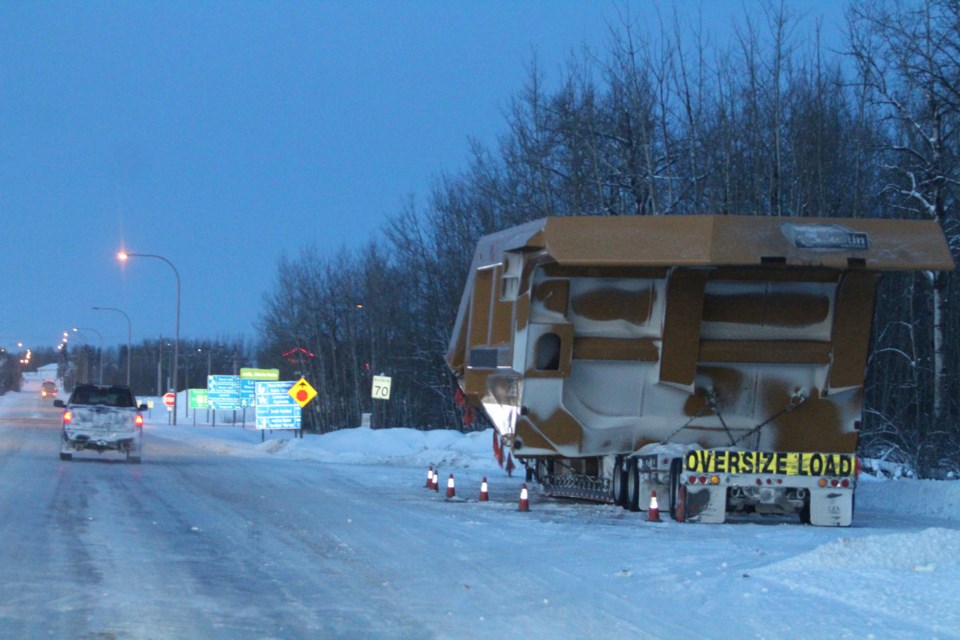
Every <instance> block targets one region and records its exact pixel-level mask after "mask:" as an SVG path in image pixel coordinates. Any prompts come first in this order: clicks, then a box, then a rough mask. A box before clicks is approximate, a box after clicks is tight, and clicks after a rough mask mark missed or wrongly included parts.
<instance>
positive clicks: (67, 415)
mask: <svg viewBox="0 0 960 640" xmlns="http://www.w3.org/2000/svg"><path fill="white" fill-rule="evenodd" d="M71 420H73V413H71V412H70V411H64V412H63V424H70V421H71Z"/></svg>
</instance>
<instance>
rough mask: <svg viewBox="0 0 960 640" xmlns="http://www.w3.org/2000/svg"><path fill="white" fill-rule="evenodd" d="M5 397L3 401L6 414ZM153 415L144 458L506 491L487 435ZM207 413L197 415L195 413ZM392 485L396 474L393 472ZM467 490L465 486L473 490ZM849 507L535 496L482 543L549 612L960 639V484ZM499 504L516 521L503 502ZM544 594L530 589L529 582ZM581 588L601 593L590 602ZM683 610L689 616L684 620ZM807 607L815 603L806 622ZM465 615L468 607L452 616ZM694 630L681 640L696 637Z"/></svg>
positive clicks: (758, 634)
mask: <svg viewBox="0 0 960 640" xmlns="http://www.w3.org/2000/svg"><path fill="white" fill-rule="evenodd" d="M6 400H7V398H4V397H0V415H2V414H3V408H4V404H5V401H6ZM154 406H156V407H159V409H153V410H152V411H150V412H149V413H148V415H147V425H146V427H145V429H146V431H147V434H148V439H147V441H146V442H147V445H146V446H147V447H148V448H147V449H146V451H145V460H146V461H148V460H149V457H150V452H149V443H150V440H151V439H152V438H160V439H167V440H174V441H177V442H180V443H182V444H185V445H188V446H190V447H192V448H195V449H196V450H197V452H198V454H202V455H214V456H233V457H251V458H256V457H262V458H273V459H284V460H289V461H291V462H292V463H297V462H299V461H312V462H320V463H324V464H336V465H354V466H356V467H357V468H358V471H359V472H360V473H361V474H367V475H368V476H369V477H370V478H376V477H379V476H381V475H383V473H385V472H386V471H387V469H386V468H390V469H393V470H396V471H397V472H400V473H401V475H403V471H404V469H409V474H406V475H404V477H407V476H408V477H409V478H410V479H412V481H413V482H420V481H421V478H424V475H422V474H425V472H426V469H427V466H428V465H434V466H437V465H439V466H440V467H441V468H442V469H443V471H444V473H443V475H441V482H443V480H444V478H445V476H446V472H447V471H454V472H457V477H458V479H459V478H461V477H464V478H469V479H470V480H471V482H472V481H474V480H476V479H478V478H479V476H481V475H486V476H490V478H491V479H492V480H494V482H497V481H499V482H501V483H502V486H506V483H504V482H503V481H504V479H505V472H504V471H503V470H502V469H501V468H500V467H499V466H498V465H497V463H496V462H495V460H494V458H493V455H492V433H491V431H489V430H488V431H483V432H479V433H469V434H462V433H459V432H456V431H452V430H450V431H447V430H436V431H418V430H414V429H408V428H390V429H370V428H348V429H342V430H339V431H335V432H332V433H329V434H325V435H311V434H306V435H305V436H304V437H303V438H295V437H293V434H292V433H291V432H272V433H266V434H263V433H261V432H259V431H256V430H255V429H254V428H253V425H252V424H251V423H252V420H250V419H249V418H248V420H247V425H246V427H245V428H244V427H241V426H233V425H231V426H223V425H222V424H218V425H217V426H212V425H210V424H198V425H194V422H193V420H194V419H193V416H191V417H190V418H189V419H183V418H181V420H180V424H179V425H177V426H171V425H169V424H167V422H168V418H167V412H166V410H165V409H164V408H163V406H162V404H161V403H160V402H159V401H158V400H155V402H154ZM201 417H203V418H205V417H206V416H205V412H203V411H200V412H198V414H197V418H198V419H200V418H201ZM218 421H220V422H222V418H218ZM201 422H202V421H201ZM361 469H362V470H363V471H361ZM368 470H369V472H368ZM522 474H523V471H522V468H520V469H518V470H517V472H515V474H514V475H515V476H518V477H517V478H514V479H513V480H512V481H511V483H510V485H509V486H510V487H511V490H513V489H512V487H516V486H518V484H519V480H520V479H522ZM390 477H397V473H395V471H390ZM371 481H373V480H371ZM464 485H466V483H464ZM459 487H461V484H459V480H458V488H459ZM474 490H475V487H474V486H473V485H472V484H471V485H470V489H469V491H474ZM463 492H464V493H466V492H467V489H464V491H463ZM441 495H442V489H441ZM510 500H511V501H512V500H513V498H510ZM856 500H857V513H856V515H855V518H854V526H853V527H850V528H849V529H822V528H814V527H803V526H800V525H799V524H797V523H796V521H795V520H789V521H786V520H785V521H783V522H782V523H780V524H779V525H778V524H777V523H773V524H772V526H770V525H769V524H768V523H762V524H753V523H751V524H729V525H718V526H713V525H683V524H678V523H674V522H672V521H670V520H669V518H667V521H666V522H665V523H664V524H662V525H650V524H649V523H646V522H644V521H643V519H642V516H632V515H631V514H626V513H625V512H623V511H622V510H620V509H617V508H615V507H612V506H609V505H584V504H582V503H580V504H577V503H572V502H565V501H551V500H542V501H538V502H536V504H535V505H534V513H535V516H536V517H534V518H530V519H524V520H519V519H514V518H510V517H509V516H506V515H505V517H504V518H503V520H502V521H501V523H500V524H498V525H497V528H498V529H500V528H502V529H504V530H503V531H502V532H501V531H494V530H488V529H485V530H484V531H485V533H484V534H483V535H482V536H480V539H481V540H487V539H489V540H491V542H490V544H494V545H497V548H498V549H501V550H502V551H500V552H499V553H502V555H503V557H504V562H505V563H507V564H512V563H517V566H518V567H525V569H524V570H525V571H530V572H531V575H546V576H550V575H554V574H556V575H557V576H559V577H558V578H557V579H558V580H559V582H557V583H556V584H554V585H553V589H554V592H553V594H552V595H551V598H550V603H551V605H550V606H558V603H563V602H565V601H566V600H565V598H568V599H569V600H570V607H571V610H576V606H575V603H576V602H579V601H580V600H582V598H584V597H588V598H589V597H595V598H596V599H597V602H598V603H599V604H601V605H603V607H606V606H607V605H606V603H607V600H609V598H611V597H622V598H624V599H625V600H624V605H625V606H626V605H627V604H629V603H630V602H633V601H634V600H633V599H635V598H638V597H640V596H638V595H637V594H636V592H634V591H633V590H628V591H623V592H622V595H621V596H612V595H611V594H617V593H621V590H619V589H615V588H613V587H611V586H610V585H609V580H616V581H631V580H635V581H638V582H640V583H642V584H643V585H644V586H645V588H646V590H645V591H642V592H641V593H644V594H645V596H644V597H646V598H647V599H648V602H653V603H655V604H656V605H657V606H663V607H665V610H664V615H665V616H666V617H667V618H669V619H670V620H671V621H673V622H675V623H678V624H682V623H683V622H684V620H685V619H686V617H687V615H688V614H689V615H690V616H692V617H691V618H690V620H691V621H693V620H704V619H706V620H711V619H712V620H718V621H720V623H721V627H720V628H718V629H715V631H716V633H715V637H724V638H727V637H731V638H732V637H751V638H774V637H778V638H801V637H826V636H825V634H827V633H829V634H830V636H831V637H837V638H877V639H879V638H885V637H910V638H960V609H958V607H957V603H958V602H960V481H933V480H914V479H898V480H889V479H880V478H873V477H871V476H861V481H860V484H859V486H858V489H857V498H856ZM462 502H463V503H464V504H463V509H464V510H465V511H463V512H462V513H460V512H458V513H460V515H459V516H458V515H456V514H453V515H449V516H447V517H448V518H452V520H450V522H451V523H454V522H459V520H456V518H458V517H462V518H466V522H467V523H468V524H470V525H471V526H481V525H482V524H483V523H485V522H487V519H486V518H485V516H482V515H481V514H480V510H479V505H478V504H477V503H475V501H474V500H473V499H467V500H463V501H462ZM494 508H499V509H500V510H501V511H504V512H506V510H508V509H509V510H510V511H511V512H512V511H513V509H512V508H511V506H510V505H509V503H506V504H504V503H503V502H502V501H501V503H500V504H499V505H497V506H495V507H494ZM484 513H487V512H484ZM464 526H465V525H464ZM507 538H509V539H511V540H512V539H516V540H521V539H523V540H525V541H527V543H528V545H533V546H534V548H536V549H541V548H542V549H544V550H545V549H548V548H550V549H553V552H552V553H547V552H546V551H544V552H543V553H539V552H538V553H533V554H524V555H516V557H514V555H515V554H513V553H512V552H511V551H510V549H509V548H506V547H504V546H503V542H504V540H505V539H507ZM472 543H473V542H471V544H472ZM584 545H586V546H584ZM521 546H522V545H521ZM517 553H519V552H517ZM558 553H559V554H560V555H561V556H562V558H564V559H563V561H562V562H557V563H555V564H556V565H557V566H552V565H548V564H546V563H547V560H545V559H544V558H556V557H557V554H558ZM649 554H653V555H654V556H656V557H658V558H659V557H662V558H671V559H672V560H671V562H670V563H668V564H669V568H668V566H667V565H664V567H663V568H662V569H660V568H656V569H651V568H650V567H649V563H648V555H649ZM581 556H582V559H581ZM531 563H532V564H531ZM537 563H544V564H542V565H540V564H537ZM638 563H639V564H638ZM564 571H566V573H564ZM597 572H599V573H597ZM594 574H597V575H599V576H600V577H599V578H597V577H596V576H595V575H594ZM517 575H520V574H517ZM574 576H577V577H574ZM588 576H593V577H588ZM748 578H749V580H747V579H748ZM568 581H569V582H570V584H569V585H568V586H563V585H565V584H567V582H568ZM539 584H540V583H537V582H533V581H532V579H531V582H529V584H528V585H527V586H538V585H539ZM584 588H589V589H590V590H595V591H596V595H595V596H587V595H586V594H585V593H584V591H583V589H584ZM474 596H476V593H475V594H474ZM546 602H547V600H546V599H544V606H545V607H546V606H547V604H546ZM671 603H672V604H671ZM678 603H686V604H684V605H683V606H682V607H678ZM695 603H700V604H695ZM690 606H694V608H695V609H696V611H690V612H687V611H685V610H683V607H690ZM807 607H812V609H810V611H809V613H805V611H806V608H807ZM754 609H756V611H753V610H754ZM827 609H829V611H830V613H829V614H828V613H827ZM472 611H473V610H472V609H469V607H467V605H464V610H463V611H461V612H460V613H462V614H464V616H466V615H467V614H468V612H472ZM759 611H762V613H759V614H758V613H757V612H759ZM737 612H740V613H737ZM798 612H799V613H798ZM798 616H799V618H798ZM464 619H467V618H466V617H464ZM533 619H534V620H539V618H536V617H535V616H534V618H533ZM798 619H799V620H802V621H801V622H799V623H798V622H797V620H798ZM724 620H725V621H726V625H724V624H723V621H724ZM732 621H739V623H742V624H744V625H746V626H745V627H743V628H738V626H737V625H738V624H739V623H736V624H735V623H734V622H732ZM568 622H569V623H570V624H574V622H575V621H574V620H573V619H571V620H570V621H568ZM514 623H517V621H514ZM805 625H806V627H805ZM678 628H682V627H678ZM693 631H694V628H690V629H688V630H687V634H686V635H684V634H683V633H681V634H680V636H677V637H694V636H693ZM807 632H809V633H807ZM474 637H484V634H480V635H479V636H477V635H476V634H474ZM651 637H660V636H658V635H657V634H656V633H653V634H652V635H651ZM663 637H666V636H663ZM697 637H700V636H699V635H698V636H697Z"/></svg>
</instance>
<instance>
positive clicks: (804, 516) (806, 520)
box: [800, 495, 810, 524]
mask: <svg viewBox="0 0 960 640" xmlns="http://www.w3.org/2000/svg"><path fill="white" fill-rule="evenodd" d="M800 524H810V496H809V495H807V499H806V500H804V502H803V506H802V507H800Z"/></svg>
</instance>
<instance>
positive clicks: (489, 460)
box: [148, 423, 960, 521]
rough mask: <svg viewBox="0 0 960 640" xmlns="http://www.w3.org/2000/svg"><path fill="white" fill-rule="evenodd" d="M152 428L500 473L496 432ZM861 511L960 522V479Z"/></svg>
mask: <svg viewBox="0 0 960 640" xmlns="http://www.w3.org/2000/svg"><path fill="white" fill-rule="evenodd" d="M148 429H149V431H150V432H151V433H152V434H154V435H157V436H159V437H163V438H170V439H174V440H180V441H184V442H189V443H191V444H192V445H193V446H197V447H200V448H202V449H204V450H206V451H211V452H214V453H218V454H224V455H242V456H257V455H267V456H276V457H280V458H286V459H289V460H317V461H321V462H327V463H331V464H361V465H389V466H412V467H426V466H427V465H431V464H432V465H435V466H436V465H440V466H443V467H444V468H461V469H466V468H472V469H478V470H481V471H484V472H491V473H493V472H496V471H499V469H500V468H499V466H498V465H497V463H496V461H495V460H494V458H493V446H492V438H493V433H492V430H490V429H488V430H486V431H482V432H473V433H466V434H464V433H460V432H458V431H453V430H443V429H440V430H434V431H417V430H416V429H405V428H396V429H370V428H366V427H358V428H354V429H341V430H339V431H334V432H332V433H327V434H324V435H311V434H306V435H305V436H304V437H303V438H302V439H298V438H292V437H290V434H289V433H288V432H278V433H268V434H266V437H265V441H264V442H261V441H260V439H261V434H260V432H259V431H256V430H254V429H250V428H247V429H243V428H240V427H232V426H231V427H208V426H203V427H193V426H176V427H173V426H167V425H164V424H156V423H151V424H149V425H148ZM857 510H858V511H859V510H869V511H876V512H882V513H896V514H898V515H910V516H916V517H930V518H940V519H944V520H952V521H958V520H960V481H951V480H912V479H899V480H890V479H878V478H875V477H873V476H868V475H863V476H861V479H860V484H859V486H858V488H857Z"/></svg>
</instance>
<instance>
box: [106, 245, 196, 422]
mask: <svg viewBox="0 0 960 640" xmlns="http://www.w3.org/2000/svg"><path fill="white" fill-rule="evenodd" d="M133 257H137V258H156V259H157V260H163V261H164V262H166V263H167V265H168V266H169V267H170V268H171V269H173V275H175V276H176V277H177V327H176V333H175V334H174V338H173V424H174V425H176V424H177V364H178V362H179V355H180V272H179V271H177V268H176V267H175V266H173V263H172V262H170V261H169V260H167V259H166V258H164V257H163V256H158V255H157V254H155V253H127V252H126V251H118V252H117V259H118V260H119V261H120V262H126V261H127V260H128V259H129V258H133Z"/></svg>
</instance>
